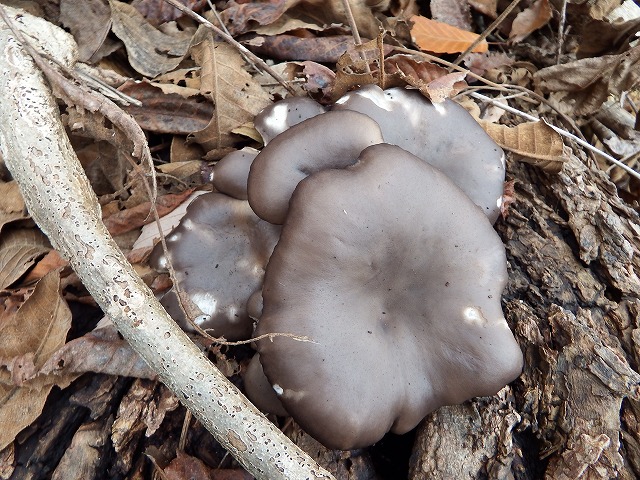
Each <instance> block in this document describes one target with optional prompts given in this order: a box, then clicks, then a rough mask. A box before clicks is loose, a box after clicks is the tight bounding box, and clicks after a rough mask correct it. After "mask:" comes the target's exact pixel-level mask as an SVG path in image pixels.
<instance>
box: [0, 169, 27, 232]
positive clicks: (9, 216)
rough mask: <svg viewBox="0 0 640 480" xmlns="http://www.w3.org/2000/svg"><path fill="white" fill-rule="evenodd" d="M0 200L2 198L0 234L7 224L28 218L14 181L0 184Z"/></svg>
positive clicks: (0, 205)
mask: <svg viewBox="0 0 640 480" xmlns="http://www.w3.org/2000/svg"><path fill="white" fill-rule="evenodd" d="M0 198H2V201H1V202H0V232H1V231H2V228H3V227H4V226H5V225H6V224H8V223H11V222H15V221H17V220H25V219H27V218H29V214H28V213H27V210H26V209H25V206H24V200H23V198H22V194H21V193H20V189H19V188H18V184H17V183H16V182H15V181H11V182H0Z"/></svg>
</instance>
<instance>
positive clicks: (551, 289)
mask: <svg viewBox="0 0 640 480" xmlns="http://www.w3.org/2000/svg"><path fill="white" fill-rule="evenodd" d="M509 176H510V177H511V178H512V179H514V180H515V181H516V202H515V204H513V205H512V206H511V208H510V211H509V216H508V217H507V218H506V219H505V220H501V221H500V222H499V223H498V226H497V228H498V231H499V233H500V235H501V236H502V238H503V240H504V242H505V245H506V248H507V256H508V261H509V283H508V286H507V289H506V291H505V294H504V296H503V306H504V310H505V314H506V318H507V321H508V322H509V325H510V326H511V328H512V329H513V331H514V332H515V335H516V338H517V340H518V342H519V343H520V346H521V347H522V350H523V352H524V355H525V367H524V371H523V374H522V375H521V376H520V378H519V379H518V380H516V381H515V382H513V383H512V384H511V385H510V386H508V387H506V388H505V389H503V390H502V391H501V392H500V394H499V395H497V396H495V397H491V398H480V399H475V400H474V401H473V402H468V403H467V404H464V405H460V406H454V407H446V408H441V409H439V410H438V411H437V412H435V413H434V414H432V415H431V416H430V417H429V418H428V419H427V420H426V421H425V422H424V423H423V425H422V426H421V427H420V430H419V432H418V436H417V441H416V445H415V448H414V453H413V457H412V464H411V477H412V478H414V479H418V478H434V479H437V478H474V479H480V478H496V479H498V478H499V479H503V478H506V479H511V478H513V479H537V478H547V479H562V480H564V479H577V478H585V479H611V478H622V479H632V478H639V477H640V438H639V437H640V432H639V429H638V427H639V424H640V408H639V405H640V404H639V403H638V402H639V400H640V375H638V373H637V372H638V361H639V355H640V328H639V327H640V314H639V312H640V299H639V296H640V295H639V294H640V280H639V278H638V271H639V270H638V267H639V265H640V260H639V259H638V236H639V234H640V218H639V216H638V213H637V212H636V211H635V210H633V209H632V208H630V207H629V206H628V205H626V204H625V203H624V202H623V201H622V200H621V199H620V198H619V196H618V194H617V191H616V187H615V185H613V184H612V183H611V182H610V181H609V180H608V178H607V176H606V175H605V174H604V173H603V172H601V171H599V170H597V169H595V168H590V167H588V166H586V165H585V163H584V162H582V161H581V160H580V159H578V158H577V157H575V156H573V157H572V158H571V160H570V161H569V162H568V163H567V164H566V165H565V166H564V168H563V170H562V172H560V174H558V175H546V174H544V173H543V172H541V171H539V170H537V169H535V168H534V167H531V166H529V165H524V164H517V163H515V162H512V163H510V166H509Z"/></svg>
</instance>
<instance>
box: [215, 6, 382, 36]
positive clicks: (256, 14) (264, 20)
mask: <svg viewBox="0 0 640 480" xmlns="http://www.w3.org/2000/svg"><path fill="white" fill-rule="evenodd" d="M349 4H350V6H351V10H352V12H353V16H354V18H355V20H356V24H357V26H358V31H359V32H360V35H361V36H363V37H365V38H374V37H375V36H376V35H377V34H378V22H377V20H376V18H375V16H374V9H372V5H371V4H372V2H370V1H367V0H350V1H349ZM384 5H385V4H384V2H381V6H382V8H384ZM373 6H374V7H375V4H374V5H373ZM285 12H286V13H287V14H288V15H290V16H291V17H294V18H296V17H297V18H303V19H306V20H305V21H306V23H314V24H315V25H317V26H318V27H324V26H325V25H331V24H338V25H339V24H345V23H346V18H347V17H346V15H345V12H344V4H343V0H262V1H253V2H252V1H246V0H243V1H237V2H236V1H234V0H231V1H229V2H228V3H227V5H226V7H225V9H224V10H223V11H222V13H221V17H222V19H223V21H224V23H225V24H226V25H227V27H228V29H229V31H230V32H231V35H233V36H237V35H239V34H241V33H247V32H255V31H256V30H258V29H259V28H260V26H263V27H264V26H268V25H273V24H276V25H278V22H279V21H280V19H281V17H282V16H283V15H284V14H285ZM285 21H286V20H285Z"/></svg>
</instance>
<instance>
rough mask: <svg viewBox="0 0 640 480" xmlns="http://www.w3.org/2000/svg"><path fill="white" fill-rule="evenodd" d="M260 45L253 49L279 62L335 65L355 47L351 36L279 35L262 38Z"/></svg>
mask: <svg viewBox="0 0 640 480" xmlns="http://www.w3.org/2000/svg"><path fill="white" fill-rule="evenodd" d="M260 40H261V41H260V43H259V44H255V45H254V46H253V47H252V48H251V49H252V50H253V51H254V52H255V53H258V54H261V55H266V56H268V57H271V58H275V59H278V60H310V61H313V62H323V63H334V62H336V61H337V60H338V58H340V56H341V55H342V54H344V53H345V52H346V51H347V49H348V48H349V47H350V46H352V45H353V37H352V36H351V35H333V36H330V37H298V36H295V35H277V36H273V37H260Z"/></svg>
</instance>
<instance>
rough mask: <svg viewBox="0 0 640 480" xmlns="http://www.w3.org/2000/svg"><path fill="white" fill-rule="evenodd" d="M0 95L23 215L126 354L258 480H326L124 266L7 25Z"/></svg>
mask: <svg viewBox="0 0 640 480" xmlns="http://www.w3.org/2000/svg"><path fill="white" fill-rule="evenodd" d="M0 8H4V9H5V12H7V13H8V14H9V16H10V18H11V20H12V22H13V23H15V24H16V25H18V26H19V28H20V30H22V31H23V32H25V33H26V34H27V35H28V36H30V37H31V38H34V37H35V38H37V43H38V45H40V46H41V47H42V48H43V49H44V50H45V51H46V53H47V54H49V55H51V56H52V57H54V58H56V59H57V60H58V61H60V62H61V63H63V64H67V65H69V64H70V63H71V62H72V61H73V59H74V57H75V53H74V50H75V44H74V43H73V41H72V40H71V38H70V37H69V36H68V34H66V33H65V32H63V31H62V30H61V29H58V28H56V27H54V26H52V25H51V24H49V23H48V22H46V21H44V20H42V19H40V18H37V17H33V16H31V15H28V14H25V13H23V12H20V11H18V10H14V9H9V8H8V7H0ZM36 32H37V33H36ZM0 92H2V93H1V95H2V98H1V101H0V148H1V152H2V155H3V157H4V160H5V162H6V164H7V167H8V168H9V170H10V171H11V174H12V175H13V177H14V179H15V180H16V181H17V182H18V184H19V185H20V189H21V191H22V194H23V196H24V199H25V203H26V205H27V207H28V209H29V212H30V213H31V215H32V217H33V219H34V220H35V221H36V223H37V224H38V225H39V226H40V228H41V229H42V231H43V232H45V233H46V234H47V236H48V237H49V239H50V240H51V243H52V244H53V245H54V247H55V248H56V249H57V250H58V252H60V254H61V255H63V256H65V257H66V258H68V259H69V261H70V263H71V265H72V266H73V268H74V270H75V272H76V273H77V274H78V276H79V277H80V278H81V279H82V281H83V283H84V285H85V286H86V288H87V289H88V290H89V292H90V293H91V294H92V295H93V297H94V299H95V300H96V301H97V302H98V304H99V305H100V306H101V307H102V309H103V311H104V312H105V313H106V314H107V315H108V316H109V317H110V318H111V319H112V320H113V322H114V323H115V324H116V326H117V327H118V330H119V331H120V332H121V333H122V335H123V336H124V337H125V338H126V339H127V341H129V343H130V344H131V345H132V347H133V348H134V349H135V350H136V351H137V352H138V353H139V354H140V355H141V356H142V357H143V358H144V359H145V361H146V362H147V363H148V364H149V366H150V367H151V368H153V369H154V370H155V371H156V372H157V373H158V376H159V378H160V379H161V380H162V381H163V382H164V383H165V384H166V385H167V386H168V387H169V388H170V389H171V390H172V391H173V392H174V393H175V394H176V395H177V396H178V398H179V399H180V400H181V401H182V403H184V404H185V406H187V407H188V408H189V410H190V411H191V412H192V413H193V414H194V415H195V416H196V417H197V418H198V419H199V420H200V421H201V422H202V423H203V425H204V426H205V427H206V428H207V429H208V430H209V431H210V432H211V433H213V435H214V436H215V437H216V439H217V440H218V441H219V442H220V443H221V444H222V445H223V446H224V447H225V448H226V449H227V450H228V451H229V452H230V453H231V454H232V455H233V456H234V457H235V458H236V459H237V460H238V461H239V462H240V463H241V464H242V465H243V466H244V467H245V468H246V469H247V470H248V471H249V472H250V473H251V474H253V475H254V476H255V477H257V478H259V479H283V480H284V479H299V478H332V477H331V475H330V474H329V473H327V472H326V471H324V470H323V469H322V468H321V467H319V466H318V465H317V464H316V463H315V462H314V461H313V460H311V459H310V458H309V457H308V456H307V455H306V454H305V453H304V452H302V451H301V450H300V449H299V448H298V447H297V446H295V445H294V444H293V443H292V442H291V441H290V440H289V439H288V438H287V437H286V436H285V435H283V434H282V432H280V430H278V429H277V428H276V427H275V426H274V425H273V424H272V423H271V422H269V421H268V420H267V419H266V418H265V417H264V416H263V415H262V414H261V413H260V412H258V411H257V410H256V409H255V407H253V405H251V403H249V402H248V400H246V398H245V397H244V396H243V395H242V394H241V393H240V391H238V390H237V389H236V388H235V387H234V386H233V385H232V384H231V383H230V382H228V381H227V379H226V378H225V377H224V375H222V374H221V373H220V372H219V371H218V370H217V369H216V368H215V367H214V366H213V365H212V364H211V362H210V361H209V360H208V359H207V358H206V356H205V355H204V354H203V353H202V352H201V351H200V350H199V349H198V348H197V347H196V346H195V345H194V344H193V343H192V342H191V341H190V340H189V338H188V337H187V336H186V335H185V334H184V332H183V331H182V330H180V329H179V328H178V326H177V325H176V324H175V322H173V320H171V318H170V317H169V316H168V315H167V313H166V312H165V311H164V309H163V308H162V306H161V305H160V303H159V302H158V301H157V300H156V298H155V296H154V295H153V293H152V292H151V290H150V289H149V288H148V287H147V286H146V285H145V284H144V283H143V282H142V280H141V279H140V278H139V277H138V275H137V274H136V273H135V271H134V270H133V268H132V267H131V265H130V264H129V263H128V262H127V260H126V259H125V257H124V255H123V254H122V252H120V250H119V249H118V247H117V246H116V244H115V242H114V241H113V239H112V238H111V236H110V235H109V233H108V231H107V230H106V228H105V226H104V224H103V223H102V220H101V218H100V206H99V205H98V202H97V199H96V197H95V195H94V193H93V191H92V190H91V186H90V185H89V182H88V180H87V178H86V176H85V174H84V171H83V170H82V167H81V165H80V163H79V161H78V159H77V157H76V155H75V153H74V151H73V149H72V147H71V145H70V143H69V139H68V138H67V136H66V133H65V131H64V127H63V125H62V123H61V121H60V112H59V109H58V107H57V105H56V101H55V99H54V97H53V95H52V94H51V91H50V88H49V86H48V85H47V84H46V82H45V81H44V79H43V77H42V74H41V73H40V71H39V70H38V69H37V67H36V66H35V64H34V62H33V61H32V59H31V57H30V56H29V55H28V54H27V53H26V51H25V50H24V48H23V46H22V45H20V43H19V42H18V41H17V40H16V38H15V36H14V35H13V34H12V33H11V31H10V29H9V28H8V27H7V25H6V24H5V23H4V22H0Z"/></svg>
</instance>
